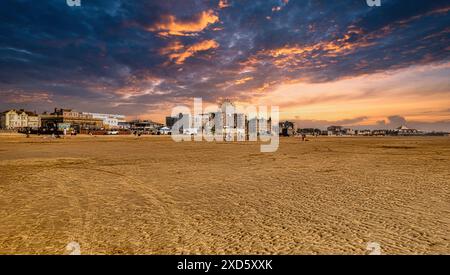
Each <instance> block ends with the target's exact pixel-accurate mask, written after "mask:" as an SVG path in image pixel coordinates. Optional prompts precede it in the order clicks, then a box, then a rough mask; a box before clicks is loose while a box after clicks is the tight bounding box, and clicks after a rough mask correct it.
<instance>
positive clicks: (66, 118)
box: [41, 108, 103, 131]
mask: <svg viewBox="0 0 450 275" xmlns="http://www.w3.org/2000/svg"><path fill="white" fill-rule="evenodd" d="M41 124H42V127H44V128H47V129H58V130H63V129H68V128H72V129H74V130H77V131H81V130H98V129H101V128H103V120H102V119H100V118H94V117H93V116H92V114H85V113H80V112H76V111H72V109H57V108H55V111H54V112H53V113H50V114H47V113H44V114H42V115H41Z"/></svg>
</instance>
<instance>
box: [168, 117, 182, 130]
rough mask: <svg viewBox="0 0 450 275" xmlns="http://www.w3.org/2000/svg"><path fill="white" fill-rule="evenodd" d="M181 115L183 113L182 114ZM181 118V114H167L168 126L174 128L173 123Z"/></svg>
mask: <svg viewBox="0 0 450 275" xmlns="http://www.w3.org/2000/svg"><path fill="white" fill-rule="evenodd" d="M180 115H181V114H180ZM179 119H180V116H176V117H172V116H167V117H166V126H167V127H169V128H170V129H172V127H173V125H174V124H175V123H176V122H177V121H178V120H179Z"/></svg>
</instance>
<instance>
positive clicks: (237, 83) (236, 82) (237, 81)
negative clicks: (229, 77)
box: [234, 76, 253, 85]
mask: <svg viewBox="0 0 450 275" xmlns="http://www.w3.org/2000/svg"><path fill="white" fill-rule="evenodd" d="M252 79H253V77H251V76H249V77H244V78H241V79H238V80H236V81H235V82H234V84H235V85H241V84H244V83H246V82H248V81H250V80H252Z"/></svg>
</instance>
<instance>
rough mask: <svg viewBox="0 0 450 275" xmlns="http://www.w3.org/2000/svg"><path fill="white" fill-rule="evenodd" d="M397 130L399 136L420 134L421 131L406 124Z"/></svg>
mask: <svg viewBox="0 0 450 275" xmlns="http://www.w3.org/2000/svg"><path fill="white" fill-rule="evenodd" d="M395 131H396V132H397V134H398V135H399V136H409V135H418V134H420V133H421V132H420V131H418V130H416V129H411V128H408V127H406V126H405V125H402V126H400V127H398V128H396V129H395Z"/></svg>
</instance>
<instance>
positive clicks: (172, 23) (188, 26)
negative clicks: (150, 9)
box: [147, 10, 219, 36]
mask: <svg viewBox="0 0 450 275" xmlns="http://www.w3.org/2000/svg"><path fill="white" fill-rule="evenodd" d="M218 21H219V17H218V16H217V15H216V14H215V13H214V11H213V10H208V11H203V12H201V13H199V14H197V15H196V16H195V18H194V20H191V21H180V20H178V19H177V18H176V17H175V16H173V15H166V16H164V17H163V18H162V20H161V22H159V23H157V24H155V25H154V26H151V27H149V28H147V30H148V31H152V32H158V33H159V34H160V35H163V36H169V35H177V36H192V35H195V34H196V33H198V32H201V31H203V30H204V29H205V28H207V27H208V26H209V25H210V24H214V23H216V22H218Z"/></svg>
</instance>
